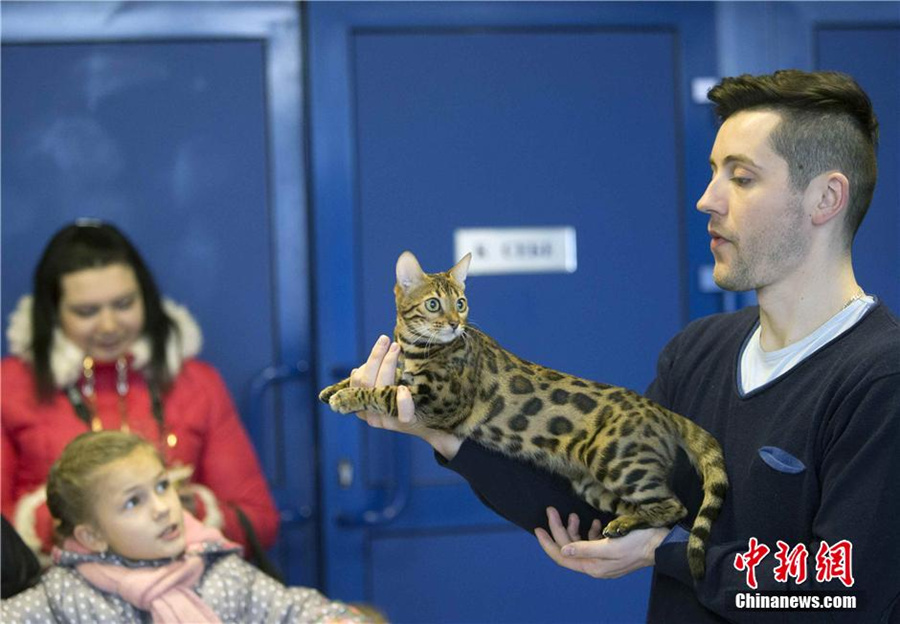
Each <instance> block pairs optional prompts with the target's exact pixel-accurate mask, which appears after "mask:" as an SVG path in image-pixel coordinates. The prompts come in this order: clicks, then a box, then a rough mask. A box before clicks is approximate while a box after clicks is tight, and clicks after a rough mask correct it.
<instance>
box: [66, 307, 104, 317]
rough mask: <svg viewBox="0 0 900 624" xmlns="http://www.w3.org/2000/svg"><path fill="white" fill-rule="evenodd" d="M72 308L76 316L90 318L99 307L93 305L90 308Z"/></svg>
mask: <svg viewBox="0 0 900 624" xmlns="http://www.w3.org/2000/svg"><path fill="white" fill-rule="evenodd" d="M71 310H72V313H73V314H74V315H75V316H80V317H81V318H90V317H92V316H94V315H95V314H96V313H97V310H98V308H95V307H93V306H91V307H88V308H81V307H79V308H71Z"/></svg>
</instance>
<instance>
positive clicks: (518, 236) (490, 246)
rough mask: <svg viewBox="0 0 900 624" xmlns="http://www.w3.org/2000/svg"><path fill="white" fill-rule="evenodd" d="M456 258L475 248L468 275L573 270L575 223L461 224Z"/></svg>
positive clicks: (457, 239) (575, 258)
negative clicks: (524, 225)
mask: <svg viewBox="0 0 900 624" xmlns="http://www.w3.org/2000/svg"><path fill="white" fill-rule="evenodd" d="M453 243H454V245H453V247H454V251H455V255H454V258H455V259H456V260H459V259H460V258H462V257H463V256H464V255H466V254H467V253H469V252H472V263H471V264H470V265H469V275H503V274H507V273H574V272H575V269H576V268H577V265H578V260H577V256H576V252H575V228H573V227H541V228H533V227H521V228H519V227H511V228H459V229H457V230H456V231H455V232H454V233H453Z"/></svg>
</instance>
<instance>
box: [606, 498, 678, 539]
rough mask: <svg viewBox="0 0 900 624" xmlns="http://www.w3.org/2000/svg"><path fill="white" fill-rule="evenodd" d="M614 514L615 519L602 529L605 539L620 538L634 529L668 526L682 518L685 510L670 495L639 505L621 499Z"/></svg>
mask: <svg viewBox="0 0 900 624" xmlns="http://www.w3.org/2000/svg"><path fill="white" fill-rule="evenodd" d="M616 514H617V517H616V519H615V520H613V521H612V522H610V523H609V524H607V525H606V526H605V527H603V535H604V536H606V537H622V536H624V535H628V534H629V533H630V532H631V531H634V530H635V529H645V528H647V527H664V526H670V525H672V524H675V523H676V522H678V521H679V520H681V519H682V518H684V517H685V516H686V515H687V510H686V509H685V508H684V505H682V504H681V501H679V500H678V499H677V498H676V497H675V496H674V495H670V496H668V497H664V498H657V499H652V500H646V501H644V502H640V503H638V502H636V501H629V500H625V499H623V500H622V501H621V503H620V508H619V509H616Z"/></svg>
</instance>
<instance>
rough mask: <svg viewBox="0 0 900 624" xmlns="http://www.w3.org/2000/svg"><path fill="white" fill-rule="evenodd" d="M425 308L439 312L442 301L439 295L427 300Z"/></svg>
mask: <svg viewBox="0 0 900 624" xmlns="http://www.w3.org/2000/svg"><path fill="white" fill-rule="evenodd" d="M425 309H426V310H428V311H429V312H437V311H438V310H440V309H441V302H440V301H439V300H438V299H437V297H432V298H431V299H428V300H427V301H426V302H425Z"/></svg>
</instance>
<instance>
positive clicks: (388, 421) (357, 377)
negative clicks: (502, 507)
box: [350, 336, 462, 460]
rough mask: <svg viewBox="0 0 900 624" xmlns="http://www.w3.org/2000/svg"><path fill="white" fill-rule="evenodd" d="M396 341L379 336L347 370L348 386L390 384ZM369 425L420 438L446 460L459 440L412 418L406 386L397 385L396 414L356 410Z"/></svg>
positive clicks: (412, 406)
mask: <svg viewBox="0 0 900 624" xmlns="http://www.w3.org/2000/svg"><path fill="white" fill-rule="evenodd" d="M399 357H400V345H399V344H397V343H396V342H395V343H393V344H391V340H390V338H388V337H387V336H381V337H380V338H379V339H378V340H377V341H376V342H375V345H374V346H373V347H372V351H371V353H369V359H367V360H366V362H365V364H363V365H362V366H360V367H359V368H354V369H353V372H352V373H350V387H352V388H358V387H360V388H371V387H375V388H379V387H381V386H393V385H394V382H395V378H396V374H397V359H398V358H399ZM356 416H357V417H358V418H359V419H360V420H364V421H366V423H368V425H369V426H370V427H375V428H376V429H387V430H388V431H399V432H400V433H408V434H410V435H414V436H416V437H419V438H422V439H423V440H425V441H426V442H428V444H430V445H431V446H432V447H433V448H434V449H435V450H436V451H437V452H438V453H440V454H441V455H443V456H444V457H445V458H446V459H448V460H450V459H453V458H454V457H455V456H456V453H457V451H459V447H460V445H461V444H462V441H461V440H460V439H459V438H457V437H456V436H454V435H452V434H450V433H447V432H444V431H437V430H435V429H429V428H428V427H425V426H424V425H422V424H421V423H419V422H418V421H417V420H416V406H415V403H413V398H412V395H411V394H410V392H409V388H407V387H406V386H398V388H397V418H393V417H392V416H388V415H386V414H379V413H377V412H360V413H358V414H357V415H356Z"/></svg>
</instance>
